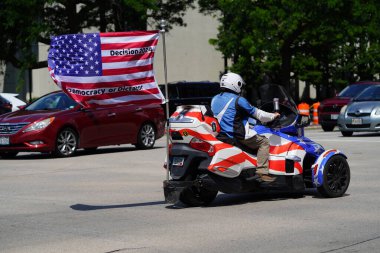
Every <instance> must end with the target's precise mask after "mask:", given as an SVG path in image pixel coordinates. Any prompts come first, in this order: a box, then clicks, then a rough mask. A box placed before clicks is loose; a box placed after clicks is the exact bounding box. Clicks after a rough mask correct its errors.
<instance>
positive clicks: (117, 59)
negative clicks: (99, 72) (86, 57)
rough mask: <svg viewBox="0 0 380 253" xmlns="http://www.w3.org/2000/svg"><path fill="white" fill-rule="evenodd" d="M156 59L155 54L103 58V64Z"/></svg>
mask: <svg viewBox="0 0 380 253" xmlns="http://www.w3.org/2000/svg"><path fill="white" fill-rule="evenodd" d="M153 57H154V52H149V53H145V54H136V55H123V56H102V62H103V63H110V62H124V61H137V60H145V59H149V58H153Z"/></svg>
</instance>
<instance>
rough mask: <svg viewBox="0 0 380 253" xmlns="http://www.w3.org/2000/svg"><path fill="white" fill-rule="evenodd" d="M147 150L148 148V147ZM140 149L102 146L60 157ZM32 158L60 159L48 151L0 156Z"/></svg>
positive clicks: (15, 158) (22, 158) (19, 158)
mask: <svg viewBox="0 0 380 253" xmlns="http://www.w3.org/2000/svg"><path fill="white" fill-rule="evenodd" d="M161 148H165V147H160V146H159V147H153V148H152V149H161ZM148 150H149V149H148ZM134 151H141V150H140V149H136V148H135V147H112V148H109V147H104V148H99V149H96V150H93V151H89V150H84V149H79V150H78V151H77V152H76V154H75V155H74V156H72V157H67V158H62V159H70V158H75V157H78V156H90V155H98V154H112V153H121V152H134ZM34 159H61V158H58V157H55V156H54V155H52V154H50V153H21V154H18V155H17V156H16V157H13V158H1V159H0V160H34Z"/></svg>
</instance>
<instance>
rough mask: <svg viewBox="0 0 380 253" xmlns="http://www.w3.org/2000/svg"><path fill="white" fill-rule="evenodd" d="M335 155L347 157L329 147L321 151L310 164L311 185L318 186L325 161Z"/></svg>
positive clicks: (321, 179)
mask: <svg viewBox="0 0 380 253" xmlns="http://www.w3.org/2000/svg"><path fill="white" fill-rule="evenodd" d="M336 155H341V156H343V157H344V158H347V156H346V155H345V154H343V153H342V152H341V151H339V150H336V149H329V150H326V151H325V152H323V153H322V154H321V155H320V156H319V157H318V158H317V160H316V162H315V163H314V164H313V165H312V166H311V168H312V173H313V185H314V186H315V187H319V186H321V185H322V184H323V169H324V167H325V165H326V163H327V161H328V160H329V159H330V158H331V157H333V156H336Z"/></svg>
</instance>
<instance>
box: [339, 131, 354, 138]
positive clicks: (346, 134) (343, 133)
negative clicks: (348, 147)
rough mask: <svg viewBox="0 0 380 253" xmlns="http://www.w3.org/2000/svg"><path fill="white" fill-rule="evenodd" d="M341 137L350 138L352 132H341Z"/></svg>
mask: <svg viewBox="0 0 380 253" xmlns="http://www.w3.org/2000/svg"><path fill="white" fill-rule="evenodd" d="M341 133H342V135H343V136H345V137H348V136H352V134H353V133H354V132H352V131H341Z"/></svg>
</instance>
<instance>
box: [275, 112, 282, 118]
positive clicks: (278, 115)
mask: <svg viewBox="0 0 380 253" xmlns="http://www.w3.org/2000/svg"><path fill="white" fill-rule="evenodd" d="M273 114H274V119H277V118H279V117H280V116H281V114H279V113H278V112H275V113H273Z"/></svg>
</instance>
